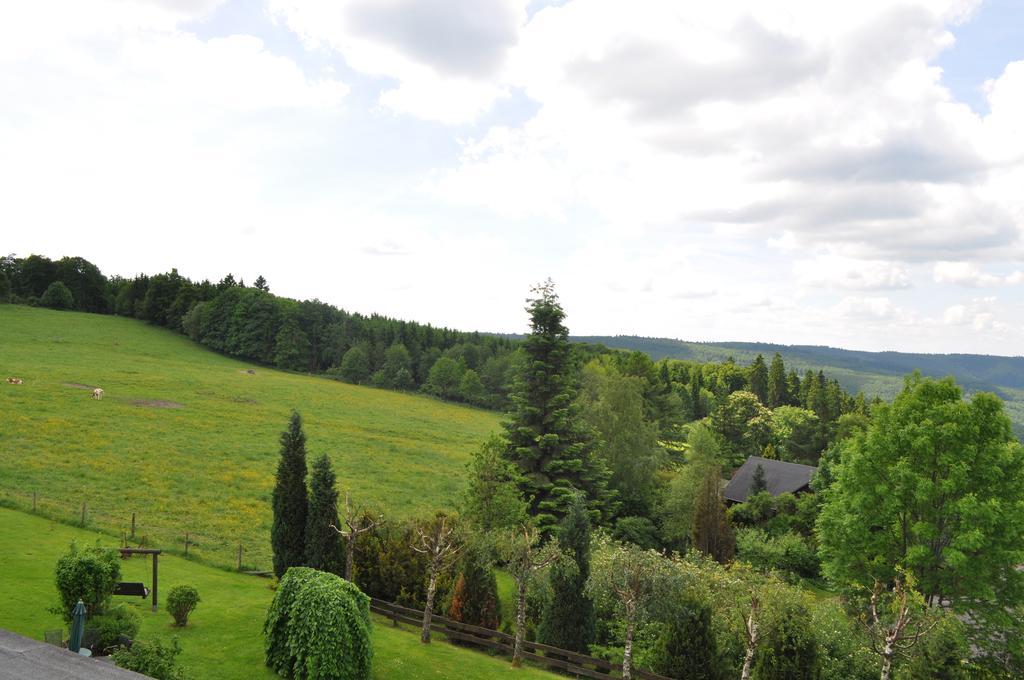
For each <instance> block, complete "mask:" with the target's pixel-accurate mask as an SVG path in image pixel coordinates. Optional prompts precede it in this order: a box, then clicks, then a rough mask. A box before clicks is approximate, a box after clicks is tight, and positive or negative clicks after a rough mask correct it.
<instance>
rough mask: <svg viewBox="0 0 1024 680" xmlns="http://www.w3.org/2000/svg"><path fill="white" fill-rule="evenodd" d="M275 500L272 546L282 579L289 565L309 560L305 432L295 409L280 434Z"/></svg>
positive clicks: (275, 568)
mask: <svg viewBox="0 0 1024 680" xmlns="http://www.w3.org/2000/svg"><path fill="white" fill-rule="evenodd" d="M272 502H273V508H274V523H273V525H272V526H271V529H270V545H271V548H272V549H273V551H274V573H275V574H277V577H278V578H281V576H283V575H284V572H286V571H287V570H288V568H289V567H301V566H303V565H304V564H305V562H306V515H307V512H308V506H307V499H306V435H305V433H303V431H302V417H301V416H299V414H298V412H297V411H292V417H291V421H290V422H289V423H288V429H287V430H285V431H284V432H282V433H281V460H280V461H279V462H278V464H277V483H276V484H275V485H274V495H273V501H272Z"/></svg>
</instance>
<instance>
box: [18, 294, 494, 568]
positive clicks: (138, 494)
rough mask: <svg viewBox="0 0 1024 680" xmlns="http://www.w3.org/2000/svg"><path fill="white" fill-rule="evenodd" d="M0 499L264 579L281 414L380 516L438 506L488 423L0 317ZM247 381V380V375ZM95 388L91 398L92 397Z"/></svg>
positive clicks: (165, 346) (124, 336)
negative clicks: (95, 390)
mask: <svg viewBox="0 0 1024 680" xmlns="http://www.w3.org/2000/svg"><path fill="white" fill-rule="evenodd" d="M0 329H2V331H0V373H2V376H0V379H3V378H6V377H7V376H9V375H10V376H17V377H19V378H22V379H23V380H24V381H25V384H24V385H20V386H14V385H8V384H6V382H3V383H0V413H3V422H2V425H0V501H3V502H4V503H6V504H8V505H14V506H15V507H18V508H21V509H28V508H31V507H32V494H33V493H36V494H37V504H38V508H39V512H40V513H43V514H46V515H48V516H50V517H55V518H58V519H61V520H64V521H72V520H77V519H79V518H80V516H81V508H82V504H83V503H85V504H86V505H87V523H88V524H87V526H90V527H94V528H97V529H102V530H104V531H106V532H110V533H112V534H113V535H119V533H120V531H121V530H127V529H128V526H129V524H130V518H131V513H132V512H135V513H137V522H138V532H139V534H140V535H145V536H146V537H147V541H148V543H149V544H150V545H159V547H161V548H164V549H169V548H173V549H177V550H179V551H180V550H181V549H182V548H183V543H184V535H185V532H189V534H190V538H191V540H192V543H193V546H192V548H191V552H192V553H193V554H194V555H196V556H198V557H199V558H201V559H203V560H206V561H209V562H213V563H217V564H221V565H234V563H235V559H236V555H237V546H238V545H239V543H241V544H242V545H243V548H244V555H243V559H244V562H245V564H246V565H247V566H250V567H253V568H258V569H268V568H269V567H270V549H269V535H270V522H271V513H270V503H269V500H270V493H271V489H272V487H273V483H274V470H275V467H276V465H277V457H278V437H279V435H280V433H281V431H282V430H283V429H284V428H285V426H286V425H287V422H288V416H289V414H290V412H291V410H292V409H293V408H294V409H298V410H299V412H300V413H301V414H302V416H303V419H304V421H305V431H306V435H307V437H308V445H307V446H308V450H309V454H310V459H311V460H312V458H313V457H315V456H319V455H320V454H323V453H326V454H328V455H329V456H330V458H331V460H332V462H333V463H334V465H335V471H336V472H337V475H338V481H339V486H340V487H341V488H342V489H351V490H352V493H353V499H354V500H355V501H356V502H358V503H362V504H370V505H372V506H375V507H378V508H380V509H382V510H383V511H384V512H385V513H386V514H387V515H389V516H399V517H400V516H409V515H412V514H428V513H430V512H431V511H433V510H434V509H438V508H443V507H450V506H451V505H452V503H453V501H454V499H455V498H456V497H457V495H458V493H459V491H460V489H461V488H462V485H463V474H464V470H465V465H466V462H467V460H468V458H469V455H470V453H471V452H472V451H473V450H474V449H475V448H476V447H477V446H478V445H479V443H480V442H481V441H482V440H484V439H485V438H486V437H487V436H488V435H489V434H491V433H492V432H495V431H496V430H497V429H498V422H499V417H498V415H497V414H494V413H491V412H488V411H482V410H478V409H472V408H466V407H460V406H456V405H452V404H447V403H443V402H440V401H437V400H434V399H430V398H427V397H422V396H418V395H413V394H402V393H398V392H392V391H387V390H378V389H373V388H369V387H359V386H354V385H347V384H344V383H340V382H337V381H334V380H330V379H326V378H319V377H313V376H307V375H296V374H290V373H284V372H280V371H275V370H271V369H267V368H262V367H258V366H251V365H249V364H245V363H243V362H240V361H236V360H233V359H229V358H227V357H224V356H221V355H219V354H216V353H214V352H211V351H209V350H206V349H204V348H203V347H201V346H200V345H197V344H196V343H193V342H192V341H190V340H188V339H187V338H185V337H184V336H181V335H178V334H176V333H173V332H171V331H168V330H164V329H160V328H156V327H153V326H149V325H147V324H145V323H143V322H141V321H136V320H134V319H126V318H120V317H114V316H102V315H95V314H80V313H75V312H57V311H52V310H46V309H34V308H30V307H23V306H15V305H0ZM248 369H253V370H255V374H249V373H248V372H247V370H248ZM91 386H99V387H102V388H103V389H104V391H105V396H104V398H103V399H102V400H94V399H92V398H90V396H91V395H90V391H89V390H90V389H91Z"/></svg>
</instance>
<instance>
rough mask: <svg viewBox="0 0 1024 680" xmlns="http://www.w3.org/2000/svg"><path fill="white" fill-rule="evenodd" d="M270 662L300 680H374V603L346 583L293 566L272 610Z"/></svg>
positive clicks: (267, 626)
mask: <svg viewBox="0 0 1024 680" xmlns="http://www.w3.org/2000/svg"><path fill="white" fill-rule="evenodd" d="M264 635H265V636H266V642H265V644H266V663H267V665H268V666H270V667H271V668H272V669H274V670H275V671H276V672H277V673H279V674H280V675H283V676H284V677H288V678H297V679H300V680H342V679H345V680H360V679H362V678H369V677H370V664H371V661H372V658H373V648H372V645H371V641H370V598H368V597H367V596H366V595H364V594H363V593H362V592H361V591H360V590H359V588H358V587H356V585H355V584H353V583H350V582H348V581H346V580H345V579H343V578H340V577H338V576H335V575H334V574H328V573H326V572H322V571H316V570H315V569H309V568H306V567H292V568H291V569H289V570H288V571H287V572H285V575H284V577H283V578H282V579H281V583H280V585H279V587H278V589H277V594H276V595H275V596H274V601H273V602H272V603H271V605H270V609H269V610H268V611H267V620H266V623H265V624H264Z"/></svg>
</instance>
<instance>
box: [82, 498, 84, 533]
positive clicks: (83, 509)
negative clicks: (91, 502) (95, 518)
mask: <svg viewBox="0 0 1024 680" xmlns="http://www.w3.org/2000/svg"><path fill="white" fill-rule="evenodd" d="M82 526H83V527H84V526H85V503H84V502H83V503H82Z"/></svg>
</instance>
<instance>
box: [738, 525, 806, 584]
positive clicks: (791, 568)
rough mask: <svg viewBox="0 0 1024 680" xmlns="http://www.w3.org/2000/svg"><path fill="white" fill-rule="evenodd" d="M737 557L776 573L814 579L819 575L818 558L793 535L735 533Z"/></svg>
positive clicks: (744, 530)
mask: <svg viewBox="0 0 1024 680" xmlns="http://www.w3.org/2000/svg"><path fill="white" fill-rule="evenodd" d="M736 556H737V558H739V559H741V560H743V561H744V562H747V563H749V564H750V565H751V566H753V567H756V568H758V569H762V570H766V571H771V570H778V571H782V572H787V573H790V574H794V575H796V576H802V577H804V578H814V577H816V576H818V570H819V564H818V555H817V553H815V551H814V548H813V547H811V546H810V545H808V544H807V540H806V539H804V538H803V537H801V536H798V535H796V534H794V533H790V532H787V533H784V534H781V535H779V536H769V535H768V534H767V533H765V532H764V531H763V530H762V529H752V528H741V529H739V530H737V531H736Z"/></svg>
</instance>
